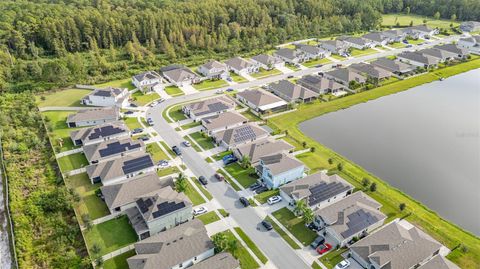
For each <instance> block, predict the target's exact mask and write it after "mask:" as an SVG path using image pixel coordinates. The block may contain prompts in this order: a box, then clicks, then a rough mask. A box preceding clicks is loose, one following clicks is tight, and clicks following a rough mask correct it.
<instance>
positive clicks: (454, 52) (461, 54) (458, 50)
mask: <svg viewBox="0 0 480 269" xmlns="http://www.w3.org/2000/svg"><path fill="white" fill-rule="evenodd" d="M433 48H434V49H437V50H441V51H442V53H444V54H447V55H450V56H451V57H452V58H456V59H465V58H467V56H468V55H469V54H470V53H469V51H468V49H465V48H462V47H461V46H458V45H456V44H442V45H436V46H434V47H433Z"/></svg>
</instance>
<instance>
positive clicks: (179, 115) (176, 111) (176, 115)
mask: <svg viewBox="0 0 480 269" xmlns="http://www.w3.org/2000/svg"><path fill="white" fill-rule="evenodd" d="M182 106H183V105H176V106H172V107H170V108H169V109H165V110H164V111H163V112H162V113H165V114H163V118H165V119H166V120H167V121H168V122H172V120H173V121H174V122H176V121H181V120H184V119H186V118H187V117H186V116H185V114H183V111H182ZM167 110H168V115H169V116H170V118H172V120H170V119H169V118H168V117H167V116H166V113H167Z"/></svg>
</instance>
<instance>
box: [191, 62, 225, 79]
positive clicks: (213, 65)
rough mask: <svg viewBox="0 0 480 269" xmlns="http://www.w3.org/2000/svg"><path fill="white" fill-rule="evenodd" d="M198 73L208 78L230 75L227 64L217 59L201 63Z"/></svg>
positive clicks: (223, 77)
mask: <svg viewBox="0 0 480 269" xmlns="http://www.w3.org/2000/svg"><path fill="white" fill-rule="evenodd" d="M198 73H200V74H202V75H203V76H204V77H206V78H208V79H226V78H228V77H229V76H230V75H229V73H228V67H227V65H226V64H224V63H221V62H219V61H215V60H212V61H209V62H207V63H204V64H202V65H200V66H199V67H198Z"/></svg>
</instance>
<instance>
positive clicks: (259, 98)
mask: <svg viewBox="0 0 480 269" xmlns="http://www.w3.org/2000/svg"><path fill="white" fill-rule="evenodd" d="M237 96H240V97H242V98H244V99H245V100H247V101H248V102H250V103H252V104H254V105H255V106H257V107H259V106H265V105H270V104H274V103H277V102H285V101H283V99H282V98H280V97H278V96H275V95H273V94H271V93H269V92H266V91H263V90H258V89H255V90H245V91H243V92H239V93H237Z"/></svg>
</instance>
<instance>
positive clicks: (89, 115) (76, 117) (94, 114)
mask: <svg viewBox="0 0 480 269" xmlns="http://www.w3.org/2000/svg"><path fill="white" fill-rule="evenodd" d="M119 119H120V113H119V110H118V108H116V107H104V108H94V109H82V110H79V111H77V112H76V113H72V114H70V115H68V117H67V122H66V123H67V126H68V127H70V128H73V127H85V126H94V125H99V124H103V123H108V122H114V121H117V120H119Z"/></svg>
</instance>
